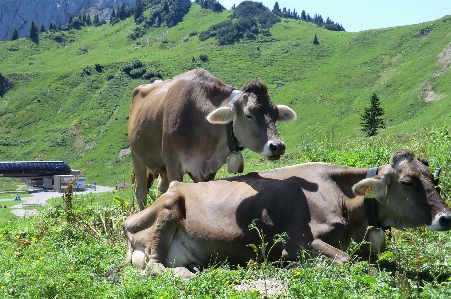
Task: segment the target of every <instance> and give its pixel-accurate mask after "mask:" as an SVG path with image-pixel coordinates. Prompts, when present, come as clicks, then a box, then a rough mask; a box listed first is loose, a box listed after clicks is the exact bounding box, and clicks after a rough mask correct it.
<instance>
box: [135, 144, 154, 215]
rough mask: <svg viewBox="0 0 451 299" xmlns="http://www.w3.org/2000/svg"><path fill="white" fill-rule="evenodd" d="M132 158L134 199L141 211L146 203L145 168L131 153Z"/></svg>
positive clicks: (146, 181)
mask: <svg viewBox="0 0 451 299" xmlns="http://www.w3.org/2000/svg"><path fill="white" fill-rule="evenodd" d="M132 160H133V171H134V173H135V184H136V190H135V195H136V201H137V202H138V205H139V209H140V210H141V211H142V210H144V208H145V207H146V205H147V190H148V189H147V185H148V180H147V179H148V178H147V168H146V166H145V165H144V164H142V163H141V162H140V161H139V160H138V159H137V158H134V156H133V153H132ZM152 178H153V177H152ZM150 184H151V183H150Z"/></svg>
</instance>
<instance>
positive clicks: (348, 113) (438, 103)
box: [0, 3, 451, 185]
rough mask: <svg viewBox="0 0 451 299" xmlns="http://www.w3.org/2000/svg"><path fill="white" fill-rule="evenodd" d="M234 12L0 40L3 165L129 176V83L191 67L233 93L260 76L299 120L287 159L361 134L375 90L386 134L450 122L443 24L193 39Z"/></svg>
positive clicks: (290, 131) (450, 23) (450, 28)
mask: <svg viewBox="0 0 451 299" xmlns="http://www.w3.org/2000/svg"><path fill="white" fill-rule="evenodd" d="M150 13H151V12H150V11H147V12H146V13H145V15H146V16H147V17H148V16H149V15H150ZM230 13H231V12H230V11H224V12H222V13H213V12H212V11H210V10H205V9H201V8H200V7H199V5H197V4H196V3H193V4H192V6H191V9H190V12H189V13H188V14H187V15H186V16H185V17H184V19H183V22H181V23H179V24H178V25H176V26H174V27H171V28H168V27H161V28H153V29H150V30H149V31H148V32H147V33H146V34H145V35H144V36H143V37H141V38H139V39H136V40H128V39H127V36H128V35H129V34H130V33H132V32H133V30H134V28H135V24H134V21H133V18H130V19H127V20H125V21H123V22H119V23H117V24H115V25H113V26H112V25H109V24H105V25H102V26H100V27H85V28H82V29H81V30H73V31H68V32H55V33H44V34H41V35H40V39H39V43H38V44H34V43H33V42H31V41H30V40H28V39H19V40H17V41H9V42H0V53H1V55H0V70H1V73H2V75H3V76H4V77H5V78H7V79H8V80H9V81H10V82H11V83H12V84H13V87H12V88H11V89H9V90H7V91H6V93H5V94H4V95H3V97H1V98H0V122H1V123H2V127H1V130H0V160H13V159H16V160H33V159H41V160H45V159H48V160H65V161H67V162H68V163H69V164H70V165H71V166H72V167H73V168H78V169H82V170H83V171H84V172H85V174H86V175H87V176H88V180H93V181H94V180H96V181H97V182H99V183H101V184H109V185H111V184H114V183H115V181H116V180H122V178H123V177H127V178H128V176H129V174H130V172H131V162H130V157H129V156H127V155H125V156H123V153H124V152H126V151H124V149H126V148H127V147H128V138H127V135H126V132H127V117H128V107H129V104H130V100H131V93H132V91H133V88H134V87H136V86H138V85H139V84H142V83H146V82H149V80H151V79H152V78H154V77H153V75H161V76H162V77H163V79H168V78H170V77H172V76H174V75H176V74H178V73H181V72H184V71H187V70H190V69H193V68H196V67H203V68H206V69H208V70H209V71H210V72H211V73H212V74H214V75H215V76H217V77H219V78H221V79H223V80H224V81H225V82H227V83H228V84H231V85H234V86H236V87H242V86H243V85H244V84H245V83H246V82H247V81H248V80H250V79H253V78H256V77H260V78H261V79H262V80H263V82H265V83H266V84H267V85H268V88H269V92H270V94H271V96H272V98H273V100H274V101H275V102H276V103H279V104H288V105H290V106H291V107H292V108H293V109H294V110H296V112H297V113H298V120H297V121H296V122H295V123H290V124H280V125H278V127H279V130H280V132H281V135H282V137H283V139H284V140H285V141H286V143H287V146H288V152H289V153H293V154H296V147H297V146H299V144H300V143H302V142H314V141H315V140H317V139H319V138H324V137H325V136H326V137H331V136H332V137H333V138H336V139H337V138H342V139H353V138H358V137H361V136H362V133H361V131H360V125H359V122H360V119H359V118H360V114H361V112H362V111H363V108H364V107H367V106H368V105H369V98H370V97H371V94H372V93H374V92H375V93H377V94H378V96H379V98H380V99H381V106H382V108H383V109H385V112H386V115H385V120H386V125H387V129H386V130H383V131H381V132H380V134H381V135H382V136H401V135H403V134H406V133H413V132H416V131H420V130H422V127H431V126H437V127H441V126H444V125H446V124H447V120H448V119H449V117H450V115H451V112H450V111H451V109H450V108H451V107H450V106H451V86H450V84H449V82H451V71H450V69H449V65H450V61H451V58H450V57H451V56H450V54H451V18H450V17H444V18H442V19H440V20H436V21H432V22H427V23H423V24H418V25H412V26H404V27H396V28H389V29H382V30H370V31H363V32H359V33H347V32H335V31H328V30H325V29H322V28H318V27H317V26H316V25H314V24H312V23H306V22H302V21H299V20H288V19H282V22H280V23H278V24H276V25H275V26H273V27H272V28H271V30H270V31H271V35H272V36H270V37H263V36H258V37H257V39H255V40H253V41H246V42H241V43H238V44H235V45H232V46H217V45H216V42H215V40H214V39H208V40H206V41H203V42H201V41H199V38H198V36H197V35H196V34H198V33H199V32H202V31H205V30H207V29H208V28H209V27H210V26H211V25H213V24H216V23H218V22H220V21H222V20H225V19H226V18H227V16H229V15H230ZM315 34H316V35H317V36H318V39H319V42H320V44H319V45H317V46H316V45H313V43H312V41H313V37H314V35H315ZM201 55H203V59H200V57H201ZM205 56H206V57H207V58H208V59H205ZM134 60H139V61H140V62H142V64H143V68H142V69H144V68H145V70H144V72H143V74H144V75H143V76H134V75H133V74H135V73H137V72H141V71H142V70H141V69H136V71H134V70H133V69H132V72H135V73H132V72H130V71H128V73H130V74H132V76H130V75H129V74H128V73H127V72H124V69H127V67H128V70H130V67H131V66H132V65H133V63H132V62H133V61H134ZM146 78H147V79H146Z"/></svg>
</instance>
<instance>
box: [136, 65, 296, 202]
mask: <svg viewBox="0 0 451 299" xmlns="http://www.w3.org/2000/svg"><path fill="white" fill-rule="evenodd" d="M295 119H296V113H295V112H294V111H293V110H292V109H290V108H289V107H287V106H283V105H276V104H274V103H273V101H272V100H271V98H270V96H269V95H268V90H267V87H266V86H265V85H264V84H263V83H262V82H260V81H259V80H252V81H249V82H248V83H247V84H246V85H245V86H244V87H243V89H242V90H241V91H239V92H238V91H236V92H235V91H234V89H233V88H232V87H231V86H228V85H226V84H225V83H224V82H222V81H221V80H219V79H217V78H215V77H214V76H212V75H211V74H210V73H209V72H207V71H206V70H203V69H196V70H192V71H189V72H187V73H184V74H180V75H178V76H175V77H174V78H172V79H169V80H166V81H156V82H154V83H152V84H144V85H141V86H138V87H137V88H136V89H135V90H134V91H133V99H132V104H131V106H130V118H129V124H128V136H129V140H130V149H131V155H132V160H133V169H134V172H135V179H136V198H137V201H138V204H139V208H140V209H141V210H142V209H144V208H145V206H146V200H147V198H146V195H147V191H148V183H147V170H148V171H149V185H150V184H151V183H152V181H153V179H154V178H156V177H157V176H159V184H158V191H160V192H165V191H166V190H167V189H168V186H169V183H170V182H171V181H182V180H183V175H184V174H185V173H188V174H189V176H190V177H191V179H192V180H193V181H194V182H203V181H208V180H211V179H214V177H215V175H216V172H217V171H218V169H219V168H220V167H221V166H222V165H223V164H224V162H225V160H226V159H227V157H228V156H229V154H230V153H231V150H230V149H229V147H230V146H228V140H227V130H226V125H227V124H229V123H231V127H232V130H230V134H231V135H232V136H233V137H232V140H234V142H232V143H233V144H232V146H236V147H246V148H249V149H250V150H252V151H254V152H256V153H260V154H261V155H263V156H264V157H267V158H268V159H278V158H280V156H281V155H283V154H284V153H285V144H284V143H283V141H282V140H281V139H280V137H279V133H278V132H277V129H276V127H275V122H276V121H281V122H283V121H285V122H286V121H293V120H295Z"/></svg>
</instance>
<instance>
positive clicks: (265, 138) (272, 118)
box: [207, 80, 296, 160]
mask: <svg viewBox="0 0 451 299" xmlns="http://www.w3.org/2000/svg"><path fill="white" fill-rule="evenodd" d="M207 119H208V121H209V122H210V123H212V124H227V123H229V122H231V121H232V122H233V133H234V134H235V137H236V139H237V140H238V142H239V146H242V147H247V148H248V149H250V150H252V151H254V152H256V153H260V154H261V155H262V156H264V157H267V158H268V159H271V160H277V159H279V158H280V156H281V155H283V154H284V153H285V143H284V142H283V141H282V140H281V139H280V136H279V133H278V132H277V129H276V126H275V123H276V121H280V122H289V121H294V120H295V119H296V113H295V112H294V111H293V110H292V109H291V108H289V107H287V106H284V105H276V104H274V102H273V101H272V100H271V98H270V96H269V95H268V89H267V87H266V85H265V84H263V83H262V82H261V81H259V80H252V81H249V82H248V83H247V84H246V85H245V86H244V87H243V89H242V91H241V92H240V93H238V94H237V95H236V96H235V97H234V98H233V99H232V100H231V101H230V102H229V104H228V105H227V106H225V107H220V108H218V109H216V110H214V111H212V112H211V113H210V114H209V115H208V116H207Z"/></svg>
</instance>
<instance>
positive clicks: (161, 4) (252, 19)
mask: <svg viewBox="0 0 451 299" xmlns="http://www.w3.org/2000/svg"><path fill="white" fill-rule="evenodd" d="M194 2H195V3H197V4H199V5H200V6H201V7H202V8H204V9H210V10H212V11H214V12H221V11H223V10H225V7H224V6H222V5H221V4H220V3H219V2H218V1H217V0H195V1H194ZM149 8H152V13H151V15H150V17H149V18H147V19H146V18H145V17H144V15H143V14H144V11H146V10H147V9H149ZM232 10H233V13H232V15H231V16H230V18H228V19H227V20H225V21H223V22H221V23H218V24H216V25H213V26H212V27H210V28H209V29H208V30H206V31H204V32H201V33H200V35H199V39H200V40H206V39H208V38H211V37H214V38H216V39H218V43H219V44H221V45H226V44H232V43H235V42H238V41H239V40H241V39H243V38H246V39H255V38H256V36H257V35H258V34H262V35H264V36H270V33H269V28H270V27H271V26H273V25H274V24H275V23H278V22H280V19H281V18H290V19H297V20H303V21H306V22H312V23H315V24H317V25H318V26H320V27H324V28H325V29H328V30H335V31H345V29H344V28H343V26H341V25H340V24H339V23H335V22H333V21H332V20H331V19H330V18H327V19H326V20H325V21H324V19H323V17H322V16H321V15H320V14H315V15H314V16H313V17H311V16H310V15H309V14H308V13H306V12H305V10H302V12H301V14H300V15H299V14H298V13H297V12H296V10H295V9H293V10H290V9H286V8H285V7H284V8H283V9H280V7H279V3H278V2H275V4H274V8H273V10H272V11H271V10H269V9H268V8H266V7H265V6H264V5H263V4H262V3H259V2H252V1H244V2H241V3H240V4H239V5H238V6H237V7H236V6H235V5H234V6H233V7H232ZM186 12H187V11H184V9H182V8H181V7H180V1H179V0H137V1H136V3H135V5H133V6H131V7H127V6H126V5H125V3H122V4H121V5H119V6H118V7H117V9H113V10H112V12H111V15H110V18H109V22H110V24H112V25H114V24H116V23H118V22H120V21H121V20H124V19H126V18H128V17H130V16H132V15H133V16H134V20H135V23H136V27H135V29H134V31H133V33H131V34H130V35H129V36H128V38H130V39H137V38H139V37H142V36H143V35H144V34H145V33H146V32H147V30H148V29H149V28H150V27H160V26H161V24H166V25H167V26H174V25H176V24H177V23H178V22H180V21H181V20H182V18H183V16H184V15H185V14H186ZM104 23H106V21H104V20H101V19H100V16H99V14H95V15H94V17H91V15H89V14H80V15H77V16H74V17H72V16H71V17H70V18H69V21H68V22H67V24H65V25H64V26H63V25H62V24H61V23H58V24H55V23H52V22H51V23H50V24H49V27H48V28H47V30H46V28H45V27H44V24H41V26H40V28H39V27H38V26H37V25H36V23H35V22H34V21H32V22H31V26H30V34H29V38H30V39H31V40H33V41H34V42H36V43H37V42H38V41H39V34H40V33H43V32H46V31H51V32H56V31H63V30H71V29H77V30H79V29H81V28H82V27H85V26H100V25H102V24H104ZM18 38H19V35H18V31H17V28H14V29H13V33H12V37H11V40H16V39H18Z"/></svg>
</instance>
